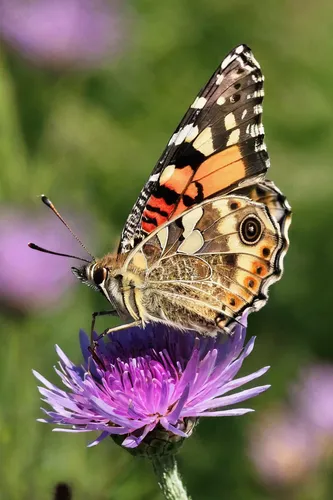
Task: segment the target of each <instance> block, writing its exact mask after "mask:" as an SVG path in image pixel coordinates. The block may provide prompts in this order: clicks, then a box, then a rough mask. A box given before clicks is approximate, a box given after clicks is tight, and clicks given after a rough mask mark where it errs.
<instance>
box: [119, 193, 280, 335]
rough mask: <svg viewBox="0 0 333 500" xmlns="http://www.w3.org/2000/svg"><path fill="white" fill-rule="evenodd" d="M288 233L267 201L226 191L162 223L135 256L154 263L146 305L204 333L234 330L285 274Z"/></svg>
mask: <svg viewBox="0 0 333 500" xmlns="http://www.w3.org/2000/svg"><path fill="white" fill-rule="evenodd" d="M284 245H285V238H284V237H283V236H281V233H280V229H279V226H278V223H277V222H276V221H275V219H274V218H272V217H271V216H270V214H269V212H268V210H267V209H266V207H265V206H264V205H263V204H261V203H257V202H253V201H251V200H249V199H248V198H246V197H244V196H239V195H228V196H219V197H216V198H213V199H212V200H208V201H205V202H203V203H201V204H200V205H198V206H196V207H194V208H192V209H189V210H188V211H187V212H186V213H184V214H183V215H180V216H178V217H177V218H175V219H173V220H172V221H170V222H168V223H166V224H164V225H163V226H162V227H161V228H158V229H157V230H156V231H155V232H153V233H152V234H151V235H150V236H148V237H147V238H146V239H145V240H144V241H143V242H142V243H141V244H139V245H138V246H137V247H136V248H135V249H134V250H133V251H132V252H131V253H130V254H129V257H128V258H127V261H126V264H125V267H126V268H127V269H130V268H131V266H138V264H140V266H141V267H144V268H145V269H146V281H145V282H146V284H145V289H144V294H143V295H144V297H145V299H144V301H145V303H144V308H145V310H146V311H147V319H148V320H150V321H166V322H167V323H168V324H173V325H175V326H178V327H180V326H181V327H183V328H196V329H197V330H198V331H200V332H201V333H202V334H205V333H206V334H213V332H216V331H224V332H229V331H230V330H231V328H232V326H233V324H234V322H235V321H237V318H239V317H240V315H241V314H242V313H243V312H244V311H245V310H246V309H259V308H260V307H262V306H263V305H264V304H265V302H266V300H267V290H268V287H269V285H270V284H271V283H273V282H274V281H276V280H277V279H279V277H280V274H281V268H282V256H281V248H283V247H284Z"/></svg>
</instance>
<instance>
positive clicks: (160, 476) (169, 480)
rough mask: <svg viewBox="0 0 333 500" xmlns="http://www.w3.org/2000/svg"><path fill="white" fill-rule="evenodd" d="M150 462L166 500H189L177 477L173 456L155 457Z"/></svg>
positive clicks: (178, 476) (179, 478)
mask: <svg viewBox="0 0 333 500" xmlns="http://www.w3.org/2000/svg"><path fill="white" fill-rule="evenodd" d="M151 460H152V462H153V468H154V471H155V474H156V476H157V480H158V484H159V486H160V488H161V490H162V491H163V494H164V496H165V498H166V500H191V499H190V497H189V496H188V495H187V492H186V490H185V487H184V485H183V483H182V480H181V477H180V475H179V472H178V467H177V462H176V457H175V455H164V456H158V455H155V456H152V457H151Z"/></svg>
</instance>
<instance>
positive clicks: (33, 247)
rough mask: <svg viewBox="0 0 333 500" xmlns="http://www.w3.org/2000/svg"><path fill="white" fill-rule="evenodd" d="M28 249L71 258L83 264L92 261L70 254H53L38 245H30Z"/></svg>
mask: <svg viewBox="0 0 333 500" xmlns="http://www.w3.org/2000/svg"><path fill="white" fill-rule="evenodd" d="M28 247H29V248H32V249H33V250H38V252H43V253H49V254H51V255H59V256H60V257H70V258H71V259H77V260H82V262H88V263H90V260H87V259H83V258H82V257H77V256H76V255H70V254H69V253H60V252H53V251H52V250H47V249H46V248H42V247H40V246H38V245H36V244H35V243H28Z"/></svg>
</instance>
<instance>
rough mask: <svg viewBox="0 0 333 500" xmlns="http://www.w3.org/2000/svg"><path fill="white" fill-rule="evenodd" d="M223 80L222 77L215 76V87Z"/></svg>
mask: <svg viewBox="0 0 333 500" xmlns="http://www.w3.org/2000/svg"><path fill="white" fill-rule="evenodd" d="M223 78H224V76H223V75H219V74H217V75H216V85H221V83H222V81H223Z"/></svg>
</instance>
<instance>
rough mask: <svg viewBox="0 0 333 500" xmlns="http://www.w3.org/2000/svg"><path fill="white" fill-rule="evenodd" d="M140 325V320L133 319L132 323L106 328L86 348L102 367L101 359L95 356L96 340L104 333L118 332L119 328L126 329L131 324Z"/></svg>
mask: <svg viewBox="0 0 333 500" xmlns="http://www.w3.org/2000/svg"><path fill="white" fill-rule="evenodd" d="M140 325H142V321H140V320H139V321H133V323H127V324H125V325H120V326H116V327H115V328H107V329H106V330H104V332H103V333H101V334H100V335H99V336H98V337H97V339H95V340H93V341H92V342H91V345H90V346H89V347H88V350H89V352H90V354H91V355H92V357H93V359H94V360H95V361H96V362H97V363H98V364H99V365H101V366H102V367H103V364H102V362H101V360H100V359H99V357H98V356H97V354H96V348H97V347H98V342H99V341H100V340H101V339H102V338H103V337H105V335H109V334H110V333H113V332H119V331H120V330H126V328H131V327H133V326H140Z"/></svg>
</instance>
